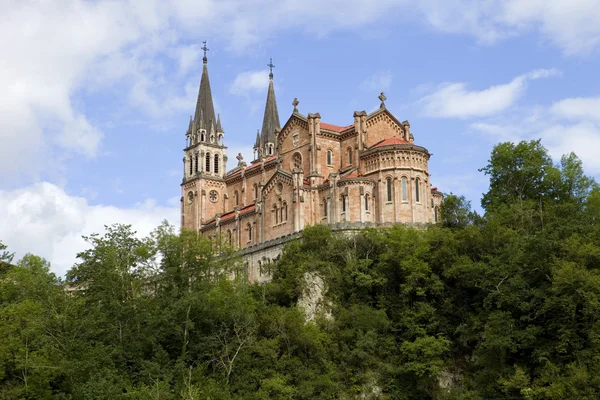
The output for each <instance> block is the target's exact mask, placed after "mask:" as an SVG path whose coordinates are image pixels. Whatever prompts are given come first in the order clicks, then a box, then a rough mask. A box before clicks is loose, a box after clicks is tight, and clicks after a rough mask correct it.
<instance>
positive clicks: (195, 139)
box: [181, 41, 227, 231]
mask: <svg viewBox="0 0 600 400" xmlns="http://www.w3.org/2000/svg"><path fill="white" fill-rule="evenodd" d="M202 50H204V58H203V59H202V62H203V66H202V77H201V79H200V89H199V90H198V100H197V101H196V110H195V113H194V116H193V118H192V117H191V116H190V122H189V126H188V130H187V132H186V135H185V149H184V150H183V153H184V156H183V181H182V183H181V194H182V196H181V227H182V228H185V229H190V230H195V231H198V230H199V229H200V228H201V227H202V225H203V224H205V223H206V221H207V220H208V219H210V218H212V217H213V216H214V215H215V214H218V213H222V212H223V211H224V204H225V196H226V194H225V193H226V192H225V181H224V177H225V173H226V172H227V154H226V150H227V147H225V145H224V143H223V141H224V137H225V132H224V131H223V127H222V125H221V116H220V115H218V116H217V117H216V118H215V109H214V105H213V99H212V93H211V90H210V81H209V79H208V66H207V64H208V59H207V58H206V52H207V51H208V48H207V47H206V41H204V42H203V46H202Z"/></svg>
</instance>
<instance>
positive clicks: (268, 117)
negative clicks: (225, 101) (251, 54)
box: [260, 59, 281, 155]
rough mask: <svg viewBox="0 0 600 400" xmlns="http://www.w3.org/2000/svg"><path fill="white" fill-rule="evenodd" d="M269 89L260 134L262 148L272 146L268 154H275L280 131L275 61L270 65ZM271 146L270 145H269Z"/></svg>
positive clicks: (271, 61)
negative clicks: (275, 84)
mask: <svg viewBox="0 0 600 400" xmlns="http://www.w3.org/2000/svg"><path fill="white" fill-rule="evenodd" d="M267 66H268V67H269V71H270V72H269V89H268V91H267V103H266V105H265V115H264V117H263V125H262V130H261V133H260V139H261V140H260V142H261V143H260V144H261V145H262V146H265V145H266V146H271V148H270V149H269V148H266V149H265V150H266V154H269V155H270V154H273V151H274V146H275V130H276V129H280V128H281V126H280V124H279V112H278V111H277V101H276V100H275V87H274V85H273V67H275V66H274V65H273V59H271V60H270V62H269V64H268V65H267ZM269 144H270V145H269Z"/></svg>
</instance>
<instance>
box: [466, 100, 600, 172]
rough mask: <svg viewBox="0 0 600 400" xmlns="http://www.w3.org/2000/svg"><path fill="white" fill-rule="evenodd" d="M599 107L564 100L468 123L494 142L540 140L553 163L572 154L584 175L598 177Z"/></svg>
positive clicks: (598, 103)
mask: <svg viewBox="0 0 600 400" xmlns="http://www.w3.org/2000/svg"><path fill="white" fill-rule="evenodd" d="M598 107H600V101H599V98H597V97H579V98H566V99H562V100H560V101H557V102H555V103H554V104H552V105H550V106H548V107H540V106H538V107H533V108H527V109H525V111H523V110H521V111H519V112H515V113H511V114H510V115H499V116H497V117H495V118H487V119H483V120H480V121H477V122H473V123H472V124H470V127H471V129H473V130H475V131H477V132H480V133H483V134H485V135H486V136H488V137H490V138H492V140H494V141H498V140H500V141H512V142H516V141H520V140H531V139H538V138H541V139H542V144H543V145H544V146H545V147H546V148H547V149H548V151H549V153H550V154H551V155H552V157H553V158H554V159H555V160H558V159H560V157H561V156H562V155H563V154H567V153H570V152H574V153H575V154H577V156H578V157H579V158H580V159H581V160H582V162H583V165H584V167H585V170H586V172H587V173H588V174H593V175H597V174H600V157H598V149H599V148H600V117H599V116H598V113H597V112H596V110H598V109H599V108H598Z"/></svg>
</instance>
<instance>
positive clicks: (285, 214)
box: [283, 201, 288, 221]
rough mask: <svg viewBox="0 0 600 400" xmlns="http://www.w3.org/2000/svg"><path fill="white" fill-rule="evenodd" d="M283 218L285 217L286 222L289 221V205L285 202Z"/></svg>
mask: <svg viewBox="0 0 600 400" xmlns="http://www.w3.org/2000/svg"><path fill="white" fill-rule="evenodd" d="M283 216H284V218H285V219H284V221H287V219H288V213H287V203H286V202H285V201H284V202H283Z"/></svg>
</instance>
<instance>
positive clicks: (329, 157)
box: [327, 150, 333, 165]
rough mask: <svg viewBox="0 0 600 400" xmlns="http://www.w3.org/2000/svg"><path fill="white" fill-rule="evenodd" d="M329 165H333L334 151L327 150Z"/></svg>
mask: <svg viewBox="0 0 600 400" xmlns="http://www.w3.org/2000/svg"><path fill="white" fill-rule="evenodd" d="M327 165H333V151H331V150H327Z"/></svg>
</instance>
